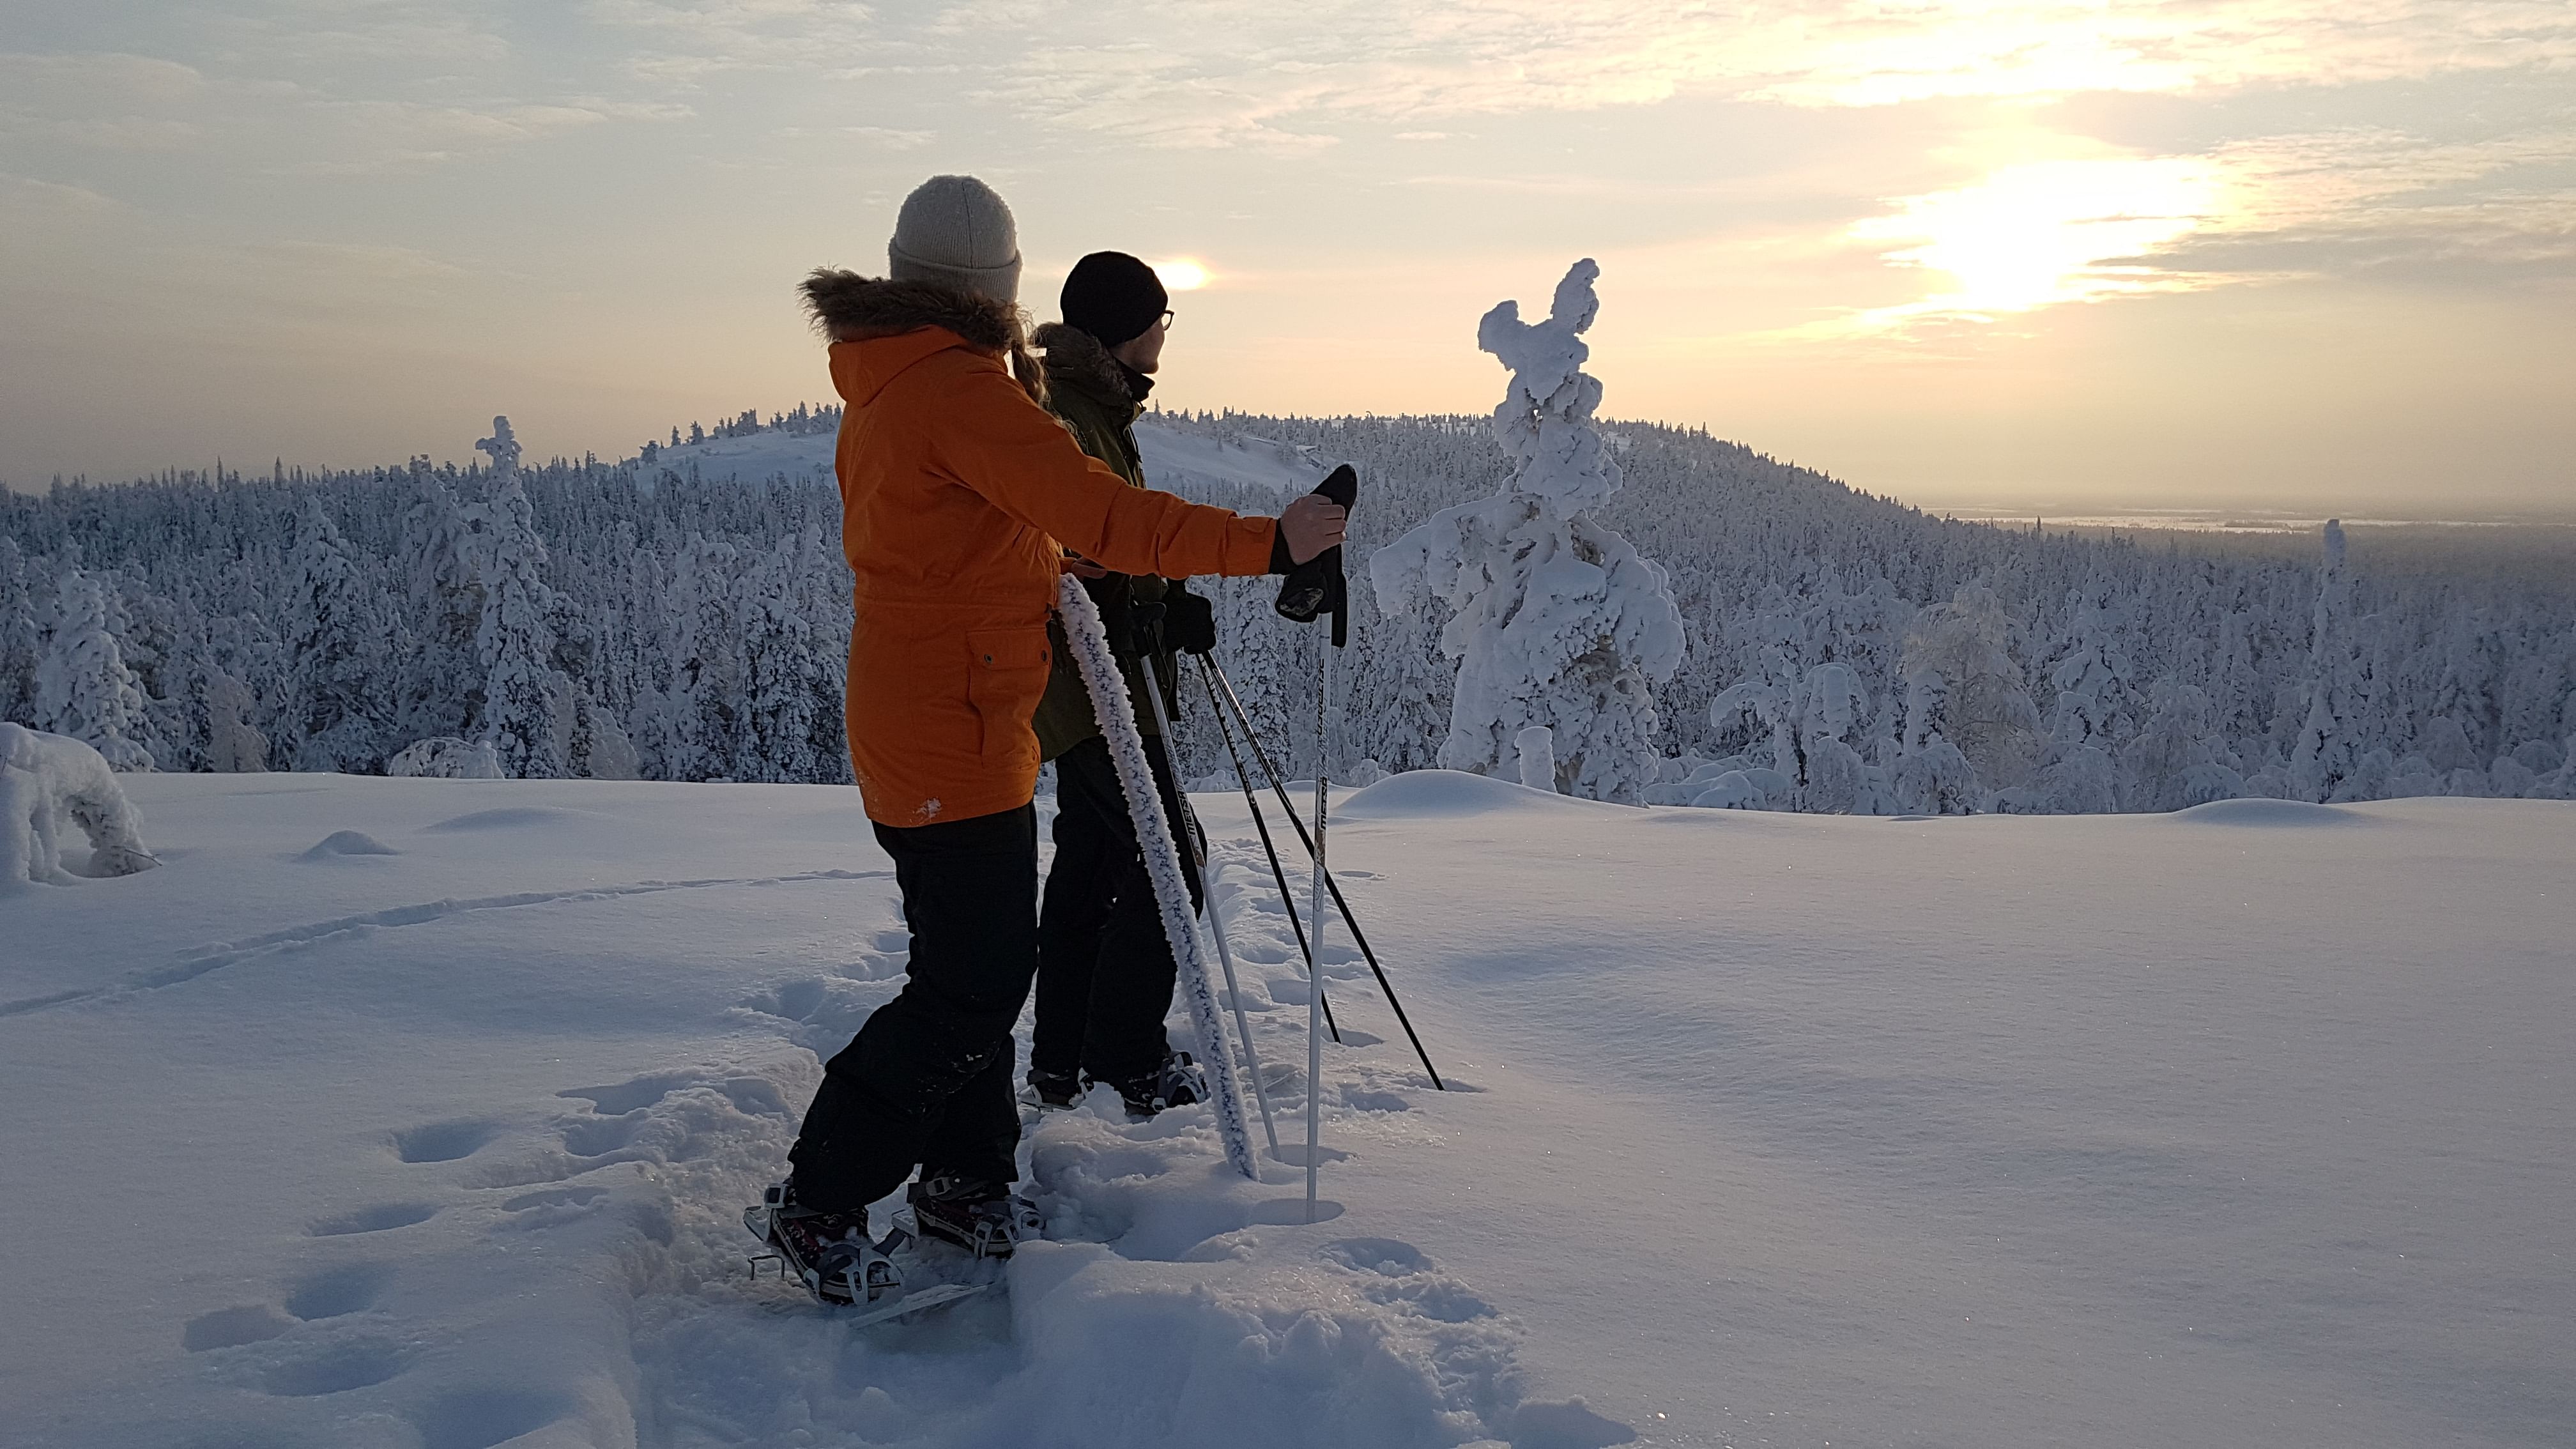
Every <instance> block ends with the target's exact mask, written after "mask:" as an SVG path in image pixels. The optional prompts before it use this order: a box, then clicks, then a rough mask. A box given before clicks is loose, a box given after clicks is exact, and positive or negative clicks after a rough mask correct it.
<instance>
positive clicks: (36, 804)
mask: <svg viewBox="0 0 2576 1449" xmlns="http://www.w3.org/2000/svg"><path fill="white" fill-rule="evenodd" d="M75 829H77V830H78V831H80V832H81V834H82V835H83V836H85V837H87V839H88V840H89V846H90V856H89V869H88V872H87V873H88V874H90V875H94V876H116V875H132V874H134V873H135V872H137V871H144V870H150V869H151V868H152V867H154V866H156V865H159V864H160V863H161V862H160V861H159V860H157V859H155V858H154V857H153V855H152V852H151V851H150V850H148V849H146V848H145V847H144V844H143V817H142V815H141V814H140V813H138V812H137V811H136V810H135V808H134V806H133V805H132V804H131V803H129V802H128V801H127V800H126V798H125V791H124V789H123V787H121V786H119V785H118V784H117V783H116V775H115V773H114V772H113V771H111V770H109V769H108V766H107V760H106V759H105V757H103V756H101V755H100V754H99V752H98V751H96V750H94V749H92V748H90V747H89V746H88V745H87V744H85V743H83V742H81V741H79V740H76V739H73V738H71V737H70V736H69V735H57V734H47V733H45V732H44V731H42V730H31V729H29V728H27V727H26V726H24V725H13V724H0V891H5V890H7V889H9V888H10V887H12V886H16V885H20V884H24V883H27V882H31V881H32V882H35V883H38V884H43V885H63V884H67V883H69V882H70V881H71V879H72V872H71V871H70V870H69V869H67V868H66V866H65V864H64V861H63V843H64V839H65V837H66V836H67V835H68V834H69V833H70V832H71V831H72V830H75Z"/></svg>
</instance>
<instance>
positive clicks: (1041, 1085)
mask: <svg viewBox="0 0 2576 1449" xmlns="http://www.w3.org/2000/svg"><path fill="white" fill-rule="evenodd" d="M1082 1090H1083V1082H1082V1073H1080V1072H1045V1071H1040V1070H1038V1069H1037V1068H1036V1067H1031V1068H1029V1087H1028V1090H1027V1091H1026V1092H1024V1093H1022V1094H1021V1100H1023V1101H1025V1102H1027V1103H1028V1104H1029V1105H1030V1106H1032V1107H1035V1108H1037V1109H1038V1110H1039V1111H1041V1112H1046V1111H1056V1110H1061V1109H1063V1108H1066V1107H1070V1106H1072V1105H1073V1104H1074V1103H1076V1102H1079V1101H1081V1100H1082Z"/></svg>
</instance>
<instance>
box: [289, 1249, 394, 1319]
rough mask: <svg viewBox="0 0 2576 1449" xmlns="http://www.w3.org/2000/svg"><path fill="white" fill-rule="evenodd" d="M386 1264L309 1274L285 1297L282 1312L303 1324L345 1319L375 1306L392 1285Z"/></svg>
mask: <svg viewBox="0 0 2576 1449" xmlns="http://www.w3.org/2000/svg"><path fill="white" fill-rule="evenodd" d="M393 1276H394V1270H393V1265H392V1264H390V1263H344V1264H342V1265H341V1266H339V1267H337V1268H325V1269H323V1270H322V1271H321V1272H319V1273H315V1274H312V1275H311V1276H309V1277H307V1278H305V1279H304V1281H303V1282H301V1283H298V1284H297V1285H296V1286H295V1289H294V1291H292V1292H290V1293H288V1294H287V1295H286V1311H287V1312H288V1313H291V1314H293V1315H294V1316H296V1317H297V1318H300V1319H302V1320H304V1321H305V1322H307V1323H312V1322H315V1321H317V1320H320V1319H325V1318H345V1317H347V1316H348V1315H350V1314H352V1313H363V1312H365V1311H366V1310H367V1309H370V1308H373V1307H375V1306H376V1300H377V1299H378V1298H379V1297H381V1296H383V1294H384V1291H385V1285H386V1284H387V1283H390V1282H392V1281H393Z"/></svg>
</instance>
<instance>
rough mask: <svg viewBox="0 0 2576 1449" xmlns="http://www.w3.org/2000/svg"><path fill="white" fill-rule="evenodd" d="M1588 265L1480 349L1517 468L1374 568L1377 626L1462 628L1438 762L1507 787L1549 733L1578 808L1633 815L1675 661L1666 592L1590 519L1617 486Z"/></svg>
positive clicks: (1501, 433) (1499, 327) (1653, 569)
mask: <svg viewBox="0 0 2576 1449" xmlns="http://www.w3.org/2000/svg"><path fill="white" fill-rule="evenodd" d="M1600 273H1601V269H1600V267H1599V266H1597V265H1596V264H1594V263H1593V262H1592V261H1591V260H1590V259H1588V258H1587V259H1586V260H1583V261H1580V262H1577V263H1575V264H1574V267H1573V268H1572V269H1571V270H1570V271H1568V272H1567V273H1566V275H1565V280H1564V281H1562V282H1559V283H1558V284H1557V288H1556V296H1555V299H1554V304H1553V306H1552V307H1551V309H1550V311H1549V314H1548V318H1547V320H1546V321H1544V322H1538V323H1527V322H1523V321H1522V320H1521V317H1520V307H1519V304H1517V303H1514V302H1504V303H1502V304H1500V305H1498V306H1496V307H1495V308H1494V309H1493V310H1492V311H1490V312H1488V313H1486V314H1485V317H1484V320H1483V321H1482V322H1480V323H1479V324H1478V325H1477V329H1476V343H1477V345H1478V346H1479V347H1482V348H1483V349H1484V350H1485V351H1487V352H1490V353H1492V354H1494V356H1495V357H1496V358H1498V359H1499V360H1501V362H1502V363H1503V365H1504V366H1506V367H1508V368H1510V369H1511V371H1512V380H1511V385H1510V388H1509V390H1508V391H1507V392H1506V394H1505V395H1504V399H1503V402H1502V405H1501V406H1500V407H1498V408H1496V409H1495V410H1494V432H1495V436H1496V437H1497V438H1498V439H1500V440H1501V442H1502V444H1503V447H1504V449H1505V450H1506V451H1507V452H1508V453H1510V454H1511V456H1512V458H1513V460H1514V461H1515V462H1516V463H1517V464H1518V468H1517V471H1515V472H1514V474H1513V476H1512V479H1511V481H1510V482H1509V483H1508V484H1506V485H1505V487H1504V489H1503V491H1502V492H1501V493H1499V494H1497V495H1495V496H1494V497H1491V498H1488V499H1484V500H1481V501H1479V502H1475V503H1467V504H1461V505H1459V506H1457V507H1454V508H1448V509H1443V510H1442V511H1440V512H1439V513H1436V514H1434V515H1432V517H1431V518H1430V519H1429V520H1428V521H1426V522H1424V523H1423V524H1421V525H1420V526H1418V527H1416V528H1415V529H1413V530H1412V531H1411V532H1409V533H1406V534H1405V535H1404V536H1403V537H1402V538H1399V539H1397V540H1395V541H1394V542H1393V543H1391V544H1389V545H1387V546H1386V547H1384V548H1381V549H1379V550H1378V551H1377V552H1376V553H1374V554H1373V555H1371V556H1370V558H1369V579H1370V582H1371V583H1372V584H1373V585H1374V586H1375V588H1376V591H1377V597H1378V604H1379V607H1380V609H1381V610H1382V611H1383V612H1385V613H1388V614H1394V615H1404V614H1408V613H1410V612H1412V611H1413V610H1415V609H1416V608H1418V607H1420V606H1421V605H1423V604H1425V603H1427V602H1428V601H1431V600H1435V599H1436V600H1438V601H1440V602H1441V603H1443V604H1446V605H1447V606H1448V607H1449V608H1451V609H1452V610H1455V611H1456V612H1455V616H1454V617H1453V618H1451V620H1450V621H1449V624H1448V626H1447V628H1445V629H1444V630H1443V631H1442V633H1441V649H1442V652H1444V653H1445V654H1447V655H1448V656H1449V657H1451V658H1454V659H1457V660H1459V661H1460V664H1459V668H1458V679H1457V683H1456V685H1455V688H1454V693H1453V695H1452V702H1451V705H1450V715H1449V738H1448V740H1447V742H1446V743H1444V744H1443V745H1442V746H1441V748H1440V762H1441V763H1442V764H1443V765H1445V766H1447V767H1449V768H1451V769H1455V770H1472V771H1475V772H1476V773H1478V774H1503V775H1506V776H1508V775H1509V774H1510V773H1511V772H1512V771H1513V769H1514V767H1515V765H1516V764H1517V757H1518V752H1517V747H1516V745H1515V743H1514V742H1515V741H1516V740H1517V739H1518V737H1519V735H1520V732H1521V731H1522V730H1524V729H1527V728H1529V727H1530V726H1532V725H1546V726H1548V727H1549V730H1550V732H1551V736H1552V738H1553V739H1554V741H1555V746H1556V775H1557V780H1558V782H1559V784H1560V786H1561V787H1562V788H1563V789H1565V790H1566V791H1567V792H1568V793H1571V794H1576V795H1583V796H1588V797H1590V798H1593V799H1599V800H1619V801H1630V802H1633V801H1636V800H1637V799H1638V798H1639V795H1640V792H1641V791H1642V790H1643V788H1644V787H1645V785H1646V784H1647V783H1649V782H1650V781H1652V780H1653V778H1654V761H1655V758H1656V754H1657V752H1656V749H1655V744H1654V738H1655V727H1656V719H1655V706H1654V697H1653V693H1652V689H1653V685H1654V684H1655V683H1657V682H1660V681H1663V680H1667V679H1670V678H1671V677H1672V675H1673V671H1674V670H1675V669H1677V668H1679V667H1680V665H1681V661H1682V622H1681V614H1680V611H1679V610H1678V609H1676V608H1675V607H1674V604H1673V597H1672V590H1671V587H1670V580H1669V578H1668V577H1667V575H1666V574H1665V572H1664V570H1663V569H1662V568H1660V567H1658V566H1657V565H1656V564H1654V563H1653V562H1651V561H1649V560H1648V559H1646V558H1645V557H1643V556H1642V555H1640V554H1639V553H1638V552H1637V550H1636V549H1635V548H1634V547H1633V546H1631V545H1630V544H1629V542H1628V541H1627V540H1626V539H1625V538H1622V537H1620V536H1619V535H1618V534H1617V533H1614V532H1612V531H1611V530H1610V529H1609V528H1607V527H1605V526H1603V525H1602V524H1601V523H1600V522H1599V521H1598V520H1597V519H1596V518H1595V517H1594V516H1593V510H1594V509H1596V508H1598V507H1599V506H1600V505H1601V504H1602V503H1603V502H1604V501H1606V500H1607V499H1608V498H1609V497H1610V495H1611V494H1612V493H1614V492H1616V491H1617V490H1618V488H1619V484H1620V471H1619V465H1618V463H1617V462H1615V461H1613V459H1612V458H1611V456H1610V451H1609V449H1608V448H1607V447H1606V446H1605V444H1604V442H1603V439H1602V436H1601V432H1600V429H1599V428H1597V427H1596V426H1594V424H1593V421H1592V416H1593V411H1594V409H1595V408H1597V407H1598V406H1599V405H1600V402H1601V384H1600V382H1599V380H1598V379H1596V378H1594V377H1592V376H1590V375H1589V374H1587V373H1585V372H1584V371H1583V370H1582V369H1583V363H1584V362H1585V361H1586V360H1587V359H1588V358H1589V357H1590V356H1591V349H1590V348H1589V347H1587V346H1585V344H1584V342H1583V340H1582V336H1581V334H1582V333H1583V332H1584V330H1585V329H1587V328H1589V327H1590V326H1591V325H1592V319H1593V316H1594V314H1595V313H1596V312H1598V311H1599V309H1600V299H1599V298H1598V296H1597V295H1596V294H1595V293H1594V291H1593V286H1592V284H1593V281H1594V279H1595V278H1597V277H1599V276H1600Z"/></svg>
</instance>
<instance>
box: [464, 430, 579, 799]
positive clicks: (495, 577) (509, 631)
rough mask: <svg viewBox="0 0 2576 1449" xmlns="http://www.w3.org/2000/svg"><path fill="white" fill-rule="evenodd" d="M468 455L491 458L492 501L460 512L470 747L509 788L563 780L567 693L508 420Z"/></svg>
mask: <svg viewBox="0 0 2576 1449" xmlns="http://www.w3.org/2000/svg"><path fill="white" fill-rule="evenodd" d="M474 446H475V447H477V448H479V449H481V450H482V451H484V452H486V453H489V454H490V455H491V457H492V474H493V479H494V485H495V486H494V487H493V489H492V493H491V496H490V497H488V498H486V499H485V500H483V501H482V502H480V503H475V504H469V505H467V506H466V507H465V508H464V509H463V510H462V513H463V517H464V522H465V530H466V533H467V535H468V537H469V538H470V539H471V540H472V552H471V555H470V556H471V558H472V561H473V565H474V572H475V577H476V579H477V580H478V581H479V582H480V584H481V586H482V588H481V593H482V605H483V607H482V612H481V615H480V616H479V617H478V618H477V619H476V621H475V629H474V655H475V663H476V665H477V669H478V673H479V674H480V675H481V676H482V680H483V698H482V706H483V707H482V711H481V713H480V714H479V715H478V716H477V717H476V719H475V721H474V725H475V729H474V738H476V739H478V740H480V741H481V742H483V743H485V744H488V745H490V746H491V747H492V750H493V753H494V754H495V755H497V756H498V757H499V758H500V761H501V768H502V769H503V770H504V771H506V772H508V773H509V774H510V775H511V776H512V777H513V778H519V779H527V778H550V777H553V776H558V775H561V774H563V773H564V770H565V756H566V754H567V749H568V744H569V740H570V736H571V733H572V724H573V700H572V686H571V683H570V682H569V681H568V680H566V679H565V678H564V676H563V672H562V671H561V670H559V669H557V668H556V667H555V644H556V635H555V630H554V627H553V624H552V622H551V620H552V618H553V616H554V613H555V610H556V603H555V594H554V590H553V589H552V588H551V587H550V586H548V584H547V583H546V581H545V567H546V543H545V540H544V538H542V537H540V536H539V535H538V533H537V527H536V517H535V512H534V510H533V509H532V508H531V507H530V505H529V503H528V495H527V491H526V489H524V488H522V487H521V486H520V483H519V444H518V440H517V439H515V438H514V437H512V436H511V434H510V420H509V419H508V418H494V419H493V420H492V436H491V437H488V438H485V439H483V440H481V441H480V442H477V443H476V444H475V445H474Z"/></svg>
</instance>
